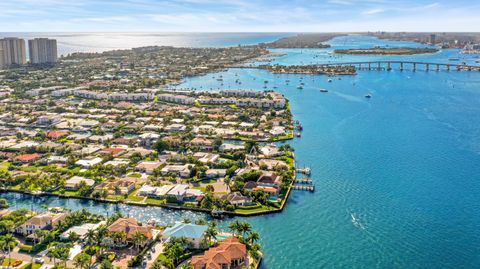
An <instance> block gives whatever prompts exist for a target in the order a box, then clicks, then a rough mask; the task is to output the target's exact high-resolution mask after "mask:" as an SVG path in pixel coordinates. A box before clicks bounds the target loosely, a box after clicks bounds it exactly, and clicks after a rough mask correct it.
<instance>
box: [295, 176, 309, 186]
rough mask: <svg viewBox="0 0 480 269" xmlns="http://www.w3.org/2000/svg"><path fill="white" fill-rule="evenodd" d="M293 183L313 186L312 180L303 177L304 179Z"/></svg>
mask: <svg viewBox="0 0 480 269" xmlns="http://www.w3.org/2000/svg"><path fill="white" fill-rule="evenodd" d="M293 183H298V184H311V185H312V184H313V180H312V179H311V178H308V177H305V178H299V179H295V180H294V181H293Z"/></svg>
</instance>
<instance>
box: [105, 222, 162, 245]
mask: <svg viewBox="0 0 480 269" xmlns="http://www.w3.org/2000/svg"><path fill="white" fill-rule="evenodd" d="M108 231H109V232H110V233H113V232H117V233H125V235H126V236H125V237H124V238H121V239H120V240H121V242H116V243H120V244H128V243H132V242H133V235H134V234H135V233H136V232H140V233H141V234H143V235H144V236H145V238H146V239H147V240H145V242H144V245H145V244H147V243H148V242H150V241H151V240H152V239H153V238H154V234H155V233H154V232H153V229H152V227H150V226H144V225H142V224H141V223H139V222H138V221H137V220H136V219H134V218H119V219H117V220H116V221H115V222H113V223H112V224H110V226H108Z"/></svg>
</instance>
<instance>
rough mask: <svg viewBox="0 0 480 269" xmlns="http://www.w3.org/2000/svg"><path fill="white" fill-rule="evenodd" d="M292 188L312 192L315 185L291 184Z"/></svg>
mask: <svg viewBox="0 0 480 269" xmlns="http://www.w3.org/2000/svg"><path fill="white" fill-rule="evenodd" d="M292 189H294V190H299V191H309V192H314V191H315V185H293V186H292Z"/></svg>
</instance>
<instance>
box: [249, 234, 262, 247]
mask: <svg viewBox="0 0 480 269" xmlns="http://www.w3.org/2000/svg"><path fill="white" fill-rule="evenodd" d="M259 239H260V235H259V234H258V233H257V232H255V231H253V232H251V233H250V235H249V236H248V238H247V241H248V242H249V243H250V244H251V245H253V244H254V243H255V242H257V241H258V240H259Z"/></svg>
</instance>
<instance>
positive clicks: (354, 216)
mask: <svg viewBox="0 0 480 269" xmlns="http://www.w3.org/2000/svg"><path fill="white" fill-rule="evenodd" d="M350 217H351V218H352V220H351V221H352V224H353V226H355V227H357V228H359V229H361V230H365V229H366V228H365V226H364V225H363V224H362V223H361V222H360V219H359V218H358V216H357V214H355V213H350Z"/></svg>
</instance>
